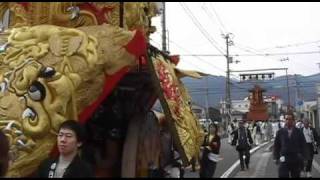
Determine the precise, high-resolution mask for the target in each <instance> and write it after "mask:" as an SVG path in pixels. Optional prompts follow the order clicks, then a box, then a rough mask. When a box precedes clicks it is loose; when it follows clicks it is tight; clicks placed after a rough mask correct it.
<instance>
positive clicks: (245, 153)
mask: <svg viewBox="0 0 320 180" xmlns="http://www.w3.org/2000/svg"><path fill="white" fill-rule="evenodd" d="M238 154H239V159H240V166H241V169H244V163H246V165H247V167H248V166H249V163H250V149H249V148H248V149H243V150H238ZM243 156H245V157H244V159H243Z"/></svg>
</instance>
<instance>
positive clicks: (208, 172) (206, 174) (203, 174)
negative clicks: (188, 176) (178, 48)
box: [199, 151, 217, 178]
mask: <svg viewBox="0 0 320 180" xmlns="http://www.w3.org/2000/svg"><path fill="white" fill-rule="evenodd" d="M216 167H217V163H216V162H214V161H211V160H210V159H209V158H208V152H207V151H204V152H203V155H202V158H201V160H200V173H199V175H200V178H212V177H213V175H214V172H215V171H216Z"/></svg>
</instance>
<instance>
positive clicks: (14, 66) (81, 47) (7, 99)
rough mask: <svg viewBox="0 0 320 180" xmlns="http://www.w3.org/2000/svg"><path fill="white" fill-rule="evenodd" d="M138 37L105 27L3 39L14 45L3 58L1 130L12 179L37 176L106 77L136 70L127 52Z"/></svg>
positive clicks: (36, 31)
mask: <svg viewBox="0 0 320 180" xmlns="http://www.w3.org/2000/svg"><path fill="white" fill-rule="evenodd" d="M134 35H135V32H129V31H124V30H123V29H120V28H119V27H113V26H110V25H106V24H105V25H101V26H90V27H81V28H79V29H71V28H63V27H58V26H52V25H39V26H32V27H27V26H25V27H21V28H15V29H12V30H11V31H10V34H9V36H8V37H3V36H2V37H1V38H3V39H5V38H7V40H8V43H9V46H8V48H7V49H6V51H5V52H3V53H0V87H1V91H0V129H4V130H5V132H6V134H7V136H8V137H9V139H10V144H11V150H10V152H11V154H12V155H13V157H14V159H13V164H12V165H11V166H10V169H9V173H8V176H9V177H21V176H26V175H28V174H29V173H31V172H32V171H34V170H35V168H36V167H37V165H38V164H39V162H40V161H42V160H43V159H44V158H46V156H47V155H48V154H49V152H50V150H51V149H52V147H53V145H54V143H55V134H56V133H57V130H58V127H59V125H60V124H61V123H62V122H63V121H65V120H66V119H78V118H77V116H78V114H79V112H81V111H82V110H83V109H84V108H86V107H87V106H88V105H89V104H91V103H92V102H93V101H95V100H96V99H97V98H98V97H99V96H100V94H101V91H102V90H101V89H102V88H101V87H102V86H103V84H104V79H105V76H106V75H111V74H113V73H115V72H117V71H118V70H120V69H121V68H123V67H125V66H134V65H135V57H134V55H131V54H129V53H128V52H127V51H126V49H125V48H124V47H123V46H124V45H126V44H127V43H128V42H129V41H130V40H131V39H132V38H133V37H134ZM88 93H90V95H89V96H88Z"/></svg>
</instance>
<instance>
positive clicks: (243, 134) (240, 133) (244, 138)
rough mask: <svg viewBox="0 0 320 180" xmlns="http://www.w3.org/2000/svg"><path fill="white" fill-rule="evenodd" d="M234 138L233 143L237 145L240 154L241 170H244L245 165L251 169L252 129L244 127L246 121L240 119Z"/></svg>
mask: <svg viewBox="0 0 320 180" xmlns="http://www.w3.org/2000/svg"><path fill="white" fill-rule="evenodd" d="M233 134H234V138H233V140H232V145H235V146H236V150H237V151H238V154H239V159H240V165H241V171H244V165H246V168H247V169H249V164H250V149H251V146H252V144H253V140H252V137H251V133H250V131H249V130H248V129H247V128H245V127H244V122H243V121H239V127H238V129H237V130H235V131H234V132H233Z"/></svg>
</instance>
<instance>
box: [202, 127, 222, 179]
mask: <svg viewBox="0 0 320 180" xmlns="http://www.w3.org/2000/svg"><path fill="white" fill-rule="evenodd" d="M203 146H204V147H203V153H202V158H201V160H200V178H212V177H213V175H214V172H215V170H216V167H217V162H218V161H219V153H220V146H221V141H220V136H219V135H218V125H216V124H212V125H210V127H209V134H208V135H207V136H206V137H205V140H204V144H203Z"/></svg>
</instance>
